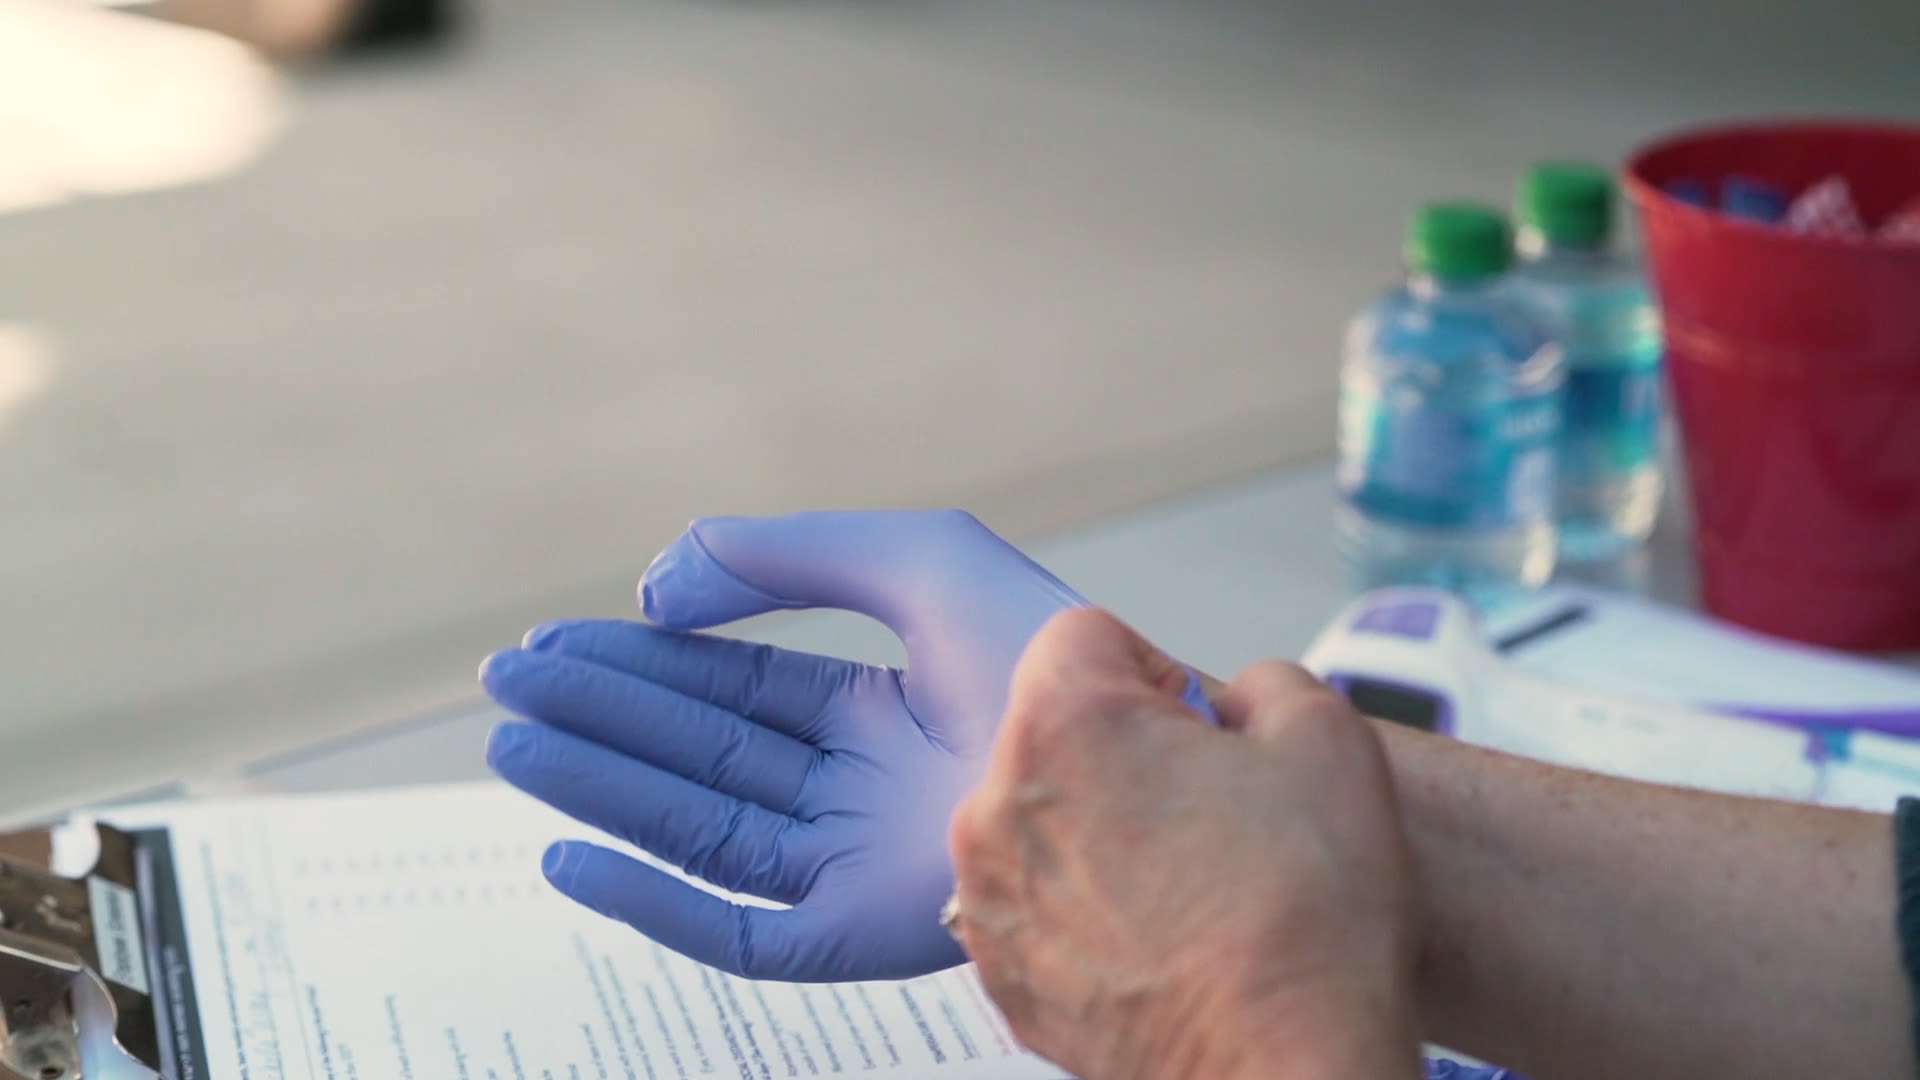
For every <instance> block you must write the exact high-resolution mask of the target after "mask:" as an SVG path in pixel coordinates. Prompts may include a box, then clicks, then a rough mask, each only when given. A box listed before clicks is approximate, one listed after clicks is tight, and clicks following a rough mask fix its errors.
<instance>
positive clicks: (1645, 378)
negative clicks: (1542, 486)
mask: <svg viewBox="0 0 1920 1080" xmlns="http://www.w3.org/2000/svg"><path fill="white" fill-rule="evenodd" d="M1660 412H1661V404H1660V369H1659V368H1658V367H1620V366H1611V367H1605V366H1595V367H1574V368H1573V369H1572V370H1571V371H1569V372H1568V373H1567V402H1566V426H1565V430H1564V432H1563V433H1562V435H1561V451H1560V463H1559V468H1560V472H1561V478H1562V483H1563V484H1564V485H1566V486H1568V487H1575V488H1577V487H1581V486H1584V485H1587V484H1604V483H1605V482H1607V481H1608V480H1610V479H1614V478H1617V477H1619V476H1620V475H1621V474H1624V473H1632V472H1635V471H1637V470H1640V469H1643V468H1649V467H1653V466H1655V465H1657V459H1658V457H1659V453H1660Z"/></svg>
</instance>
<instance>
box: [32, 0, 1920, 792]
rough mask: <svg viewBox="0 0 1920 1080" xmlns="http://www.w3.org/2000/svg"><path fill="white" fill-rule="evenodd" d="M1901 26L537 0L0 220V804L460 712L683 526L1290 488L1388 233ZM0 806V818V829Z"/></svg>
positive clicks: (1753, 14)
mask: <svg viewBox="0 0 1920 1080" xmlns="http://www.w3.org/2000/svg"><path fill="white" fill-rule="evenodd" d="M1917 49H1920V5H1913V4H1911V3H1901V4H1887V5H1878V6H1875V5H1868V4H1861V3H1854V4H1838V5H1819V6H1815V5H1795V4H1773V5H1760V4H1754V3H1742V2H1738V0H1713V2H1693V3H1687V2H1684V0H1683V2H1681V3H1678V4H1673V5H1669V4H1665V3H1661V2H1659V0H1623V2H1618V3H1613V4H1607V5H1593V4H1576V3H1570V2H1553V3H1519V2H1509V0H1469V2H1461V3H1450V4H1428V3H1421V2H1418V0H1389V2H1382V3H1377V4H1362V3H1350V2H1336V0H1270V2H1268V3H1264V4H1255V3H1251V2H1245V0H1194V2H1190V3H1185V4H1180V5H1175V4H1171V3H1149V2H1146V0H1048V2H1038V3H1036V2H1033V0H1027V2H1012V0H1005V2H1002V0H917V2H900V3H880V2H876V0H866V2H860V0H793V2H787V0H781V2H774V0H765V2H759V3H748V2H740V0H714V2H696V0H668V2H655V0H542V2H541V3H538V4H531V3H527V4H507V3H495V4H493V5H492V6H489V7H485V8H483V9H481V10H480V11H479V20H478V23H477V27H476V32H475V33H474V34H473V36H472V37H471V38H470V39H469V40H468V41H467V42H466V44H465V45H464V46H463V47H461V48H460V49H458V50H456V51H454V52H452V53H450V54H448V55H446V56H443V57H439V58H434V59H428V60H420V61H413V62H399V63H388V64H381V65H350V66H346V67H341V68H336V69H330V70H323V71H317V72H312V73H307V74H304V75H301V76H299V77H298V78H296V79H295V80H294V82H293V83H292V86H291V96H290V99H289V112H288V115H287V123H286V126H285V129H284V130H283V131H282V132H281V134H280V135H279V137H278V138H277V140H276V141H275V142H274V143H273V145H271V146H270V147H269V148H268V150H267V152H266V153H265V155H264V156H263V157H262V158H260V159H259V160H258V161H257V162H255V163H253V164H252V165H250V166H249V167H247V168H246V169H245V170H243V171H241V172H239V173H238V174H235V175H232V176H229V177H226V178H223V179H219V180H216V181H212V182H209V183H204V184H196V185H188V186H182V187H176V188H171V189H167V190H159V191H153V192H148V193H145V194H135V195H126V196H121V197H116V198H102V199H89V200H82V201H78V202H73V203H69V204H66V205H62V206H55V207H50V208H46V209H42V210H37V211H30V212H22V213H17V214H12V215H5V216H0V322H4V323H8V324H12V325H14V326H16V327H28V328H31V330H32V332H34V333H36V334H38V335H41V338H42V340H44V341H46V342H47V343H48V348H49V356H50V363H49V368H48V375H47V381H46V385H45V387H44V389H43V390H41V391H40V392H38V393H37V394H35V395H33V396H32V397H30V398H28V399H26V400H23V401H20V402H18V403H17V404H15V405H14V406H13V407H12V408H11V410H10V411H8V412H6V413H4V414H0V615H4V621H0V688H4V690H0V739H3V740H4V742H0V790H7V789H9V788H13V787H17V786H19V785H24V784H29V783H31V784H41V785H44V784H46V783H49V782H55V781H56V780H57V778H60V777H65V776H73V775H78V774H79V773H80V772H81V771H85V772H86V773H87V774H88V775H89V776H90V777H91V778H93V779H96V780H101V779H102V778H106V779H110V781H111V784H112V786H116V787H131V786H133V785H134V784H135V783H136V782H143V779H144V778H158V777H161V776H164V775H168V774H171V773H174V772H177V771H178V770H179V769H181V768H183V767H186V766H188V765H190V764H192V763H196V762H214V761H230V760H233V759H236V758H251V757H256V756H259V755H260V754H263V753H270V752H275V751H278V750H282V749H285V748H287V747H289V746H292V745H295V744H297V743H299V742H301V741H303V740H308V739H312V738H316V737H319V736H321V735H331V734H337V733H339V732H342V731H346V730H351V729H354V728H357V727H361V726H365V725H367V724H372V723H376V722H379V721H382V720H385V719H388V718H390V717H391V716H393V715H395V714H396V713H398V712H402V711H406V710H410V709H415V708H426V707H430V706H433V705H436V704H439V703H443V702H447V701H450V700H454V699H457V698H460V697H464V696H466V695H469V694H470V693H471V692H472V670H473V664H474V663H475V662H476V661H477V660H478V659H479V658H480V656H481V655H483V654H484V652H485V651H487V650H488V649H489V648H491V647H494V646H496V645H499V644H502V643H506V642H511V641H512V640H514V639H515V638H516V637H517V636H518V634H519V632H520V631H521V629H523V628H524V627H525V626H526V625H527V624H529V623H531V622H533V621H536V620H538V619H541V618H544V617H548V616H554V615H564V614H582V613H611V614H624V613H627V612H629V611H631V610H632V605H631V586H632V583H633V581H634V579H635V578H636V577H637V576H638V574H639V572H640V570H641V569H642V568H643V567H644V565H645V563H646V561H647V559H648V557H649V556H650V555H651V553H652V552H653V551H654V550H656V549H657V548H658V547H659V546H660V545H661V544H663V543H664V542H666V541H667V540H668V539H670V538H671V536H672V535H673V534H674V533H675V532H676V531H677V530H678V529H679V528H680V527H681V525H682V524H683V523H684V522H685V520H686V519H687V518H689V517H692V516H695V515H698V514H705V513H730V512H746V513H762V512H775V511H779V510H785V509H793V508H800V507H810V506H822V505H836V506H850V505H881V504H889V505H902V504H904V505H965V506H968V507H970V508H973V509H976V510H977V511H979V512H980V513H982V515H983V516H984V517H986V518H987V519H988V520H989V521H990V522H992V523H993V524H995V525H996V526H997V527H999V528H1001V529H1002V530H1003V531H1005V532H1007V533H1008V534H1010V535H1013V536H1015V537H1017V538H1021V539H1029V538H1033V537H1037V536H1040V535H1044V534H1048V533H1051V532H1054V531H1057V530H1059V529H1061V528H1064V527H1067V526H1070V525H1079V524H1084V523H1087V522H1091V521H1098V520H1101V519H1102V518H1104V517H1105V516H1107V515H1110V514H1113V513H1116V512H1118V511H1121V510H1124V509H1127V508H1130V507H1135V506H1139V505H1141V504H1143V503H1146V502H1150V501H1152V500H1155V499H1158V498H1162V497H1165V496H1169V495H1172V494H1175V493H1178V492H1182V491H1187V490H1190V489H1192V488H1194V487H1196V486H1200V485H1204V484H1207V483H1211V482H1214V481H1219V480H1223V479H1226V478H1230V477H1234V476H1238V475H1243V474H1246V473H1248V472H1250V471H1254V470H1258V469H1261V468H1264V467H1267V466H1270V465H1273V464H1276V463H1278V462H1282V461H1286V460H1291V459H1295V458H1298V457H1301V456H1303V455H1311V454H1316V453H1320V452H1323V451H1324V450H1325V449H1326V448H1327V447H1328V445H1329V444H1330V438H1331V392H1332V386H1333V381H1332V380H1333V371H1334V363H1335V357H1336V349H1337V343H1338V335H1339V331H1340V326H1341V323H1342V321H1343V320H1344V318H1345V314H1346V312H1347V311H1349V310H1351V309H1352V308H1353V307H1354V306H1355V305H1357V304H1358V303H1360V302H1361V301H1362V300H1363V299H1364V298H1365V296H1366V294H1367V293H1368V291H1370V290H1371V289H1373V288H1376V287H1377V286H1378V285H1379V284H1380V283H1381V282H1383V281H1384V280H1385V279H1387V278H1388V277H1390V276H1391V275H1392V274H1393V273H1394V272H1395V261H1396V260H1395V255H1396V250H1397V241H1398V232H1399V228H1400V223H1401V221H1402V219H1403V217H1404V215H1405V214H1406V212H1407V210H1408V209H1409V207H1411V206H1412V205H1413V204H1414V203H1416V202H1417V201H1419V200H1421V199H1425V198H1430V197H1436V196H1461V195H1466V196H1479V197H1485V198H1490V199H1501V198H1503V197H1504V196H1505V194H1506V192H1507V190H1508V189H1509V187H1510V185H1511V182H1512V179H1513V176H1514V174H1515V173H1516V172H1517V171H1518V170H1519V169H1521V168H1522V167H1523V166H1524V165H1525V164H1526V163H1527V162H1528V161H1529V160H1530V159H1533V158H1535V157H1538V156H1543V155H1582V156H1591V157H1597V158H1600V159H1603V160H1616V159H1618V158H1619V157H1620V156H1621V155H1622V154H1623V153H1624V152H1626V151H1627V150H1628V149H1629V148H1630V147H1632V146H1633V145H1635V144H1636V143H1638V142H1640V141H1641V140H1643V139H1645V138H1647V137H1649V136H1651V135H1654V134H1657V133H1659V132H1662V131H1664V130H1667V129H1670V128H1673V127H1676V126H1679V125H1684V124H1688V123H1692V122H1695V121H1699V120H1704V119H1711V118H1718V117H1723V116H1728V115H1740V114H1755V113H1775V112H1809V111H1814V112H1820V111H1826V112H1835V111H1848V112H1863V111H1864V112H1873V113H1880V114H1888V113H1891V114H1896V115H1900V114H1904V115H1907V116H1914V115H1920V68H1916V67H1915V66H1914V65H1913V61H1912V57H1913V56H1914V55H1916V50H1917ZM5 802H6V800H5V798H4V797H0V807H3V806H4V805H5Z"/></svg>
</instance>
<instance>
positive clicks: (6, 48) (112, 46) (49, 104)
mask: <svg viewBox="0 0 1920 1080" xmlns="http://www.w3.org/2000/svg"><path fill="white" fill-rule="evenodd" d="M280 119H281V110H280V92H279V85H278V79H277V77H276V74H275V72H274V70H273V69H272V68H271V66H269V65H268V64H267V63H265V62H264V61H263V60H262V59H260V58H259V57H258V56H257V55H255V54H254V53H252V52H251V51H250V50H248V49H247V48H245V47H244V46H242V45H240V44H238V43H237V42H234V41H232V40H230V39H227V38H223V37H220V36H218V35H215V34H210V33H206V32H203V31H198V30H190V29H186V28H183V27H180V26H176V25H174V24H171V23H167V22H163V21H161V20H159V19H156V18H151V17H146V16H142V15H137V14H130V13H126V12H121V11H115V10H112V9H104V8H96V7H89V6H87V5H83V4H76V3H74V2H73V0H0V213H6V212H9V211H19V210H26V209H32V208H35V207H41V206H47V205H51V204H55V203H60V202H64V201H66V200H68V199H72V198H76V197H83V196H100V195H122V194H129V193H132V192H137V191H146V190H151V189H154V188H162V187H172V186H176V185H180V184H189V183H195V182H198V181H204V180H210V179H213V178H215V177H218V176H220V175H222V174H225V173H229V172H232V171H234V170H236V169H239V168H241V167H242V166H244V165H246V164H247V163H248V162H249V161H252V160H253V159H254V158H255V157H257V156H258V155H259V154H260V152H261V151H262V150H263V149H264V148H265V147H266V145H267V144H268V143H269V142H270V141H271V140H272V138H273V136H274V134H275V133H276V132H277V131H278V129H279V126H280Z"/></svg>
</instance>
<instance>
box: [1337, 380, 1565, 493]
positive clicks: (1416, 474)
mask: <svg viewBox="0 0 1920 1080" xmlns="http://www.w3.org/2000/svg"><path fill="white" fill-rule="evenodd" d="M1560 408H1561V406H1560V397H1559V394H1558V393H1556V392H1553V391H1551V390H1547V391H1542V392H1540V393H1535V394H1530V395H1527V396H1524V397H1515V398H1508V399H1505V400H1497V401H1491V402H1447V401H1436V400H1433V399H1431V398H1430V397H1428V396H1427V395H1425V394H1423V393H1421V392H1420V391H1419V390H1418V389H1417V388H1414V387H1409V386H1405V385H1400V386H1394V385H1388V386H1385V387H1381V386H1379V385H1378V384H1375V383H1373V382H1371V380H1351V381H1349V383H1348V384H1347V385H1346V386H1344V387H1343V388H1342V390H1341V395H1340V451H1341V453H1340V469H1339V483H1340V491H1341V494H1342V496H1343V497H1344V498H1345V499H1347V501H1348V502H1350V503H1351V504H1353V505H1354V506H1355V507H1356V508H1357V509H1359V510H1360V511H1361V512H1362V513H1364V514H1367V515H1368V516H1370V517H1374V518H1378V519H1382V520H1388V521H1395V522H1399V523H1401V524H1406V525H1413V526H1427V527H1434V528H1466V529H1506V528H1514V527H1520V526H1525V525H1531V524H1534V523H1537V522H1540V521H1544V520H1547V519H1548V518H1550V517H1551V516H1552V514H1553V500H1554V482H1555V478H1554V464H1555V457H1556V454H1555V443H1556V442H1557V441H1558V439H1559V437H1560V428H1561V417H1560Z"/></svg>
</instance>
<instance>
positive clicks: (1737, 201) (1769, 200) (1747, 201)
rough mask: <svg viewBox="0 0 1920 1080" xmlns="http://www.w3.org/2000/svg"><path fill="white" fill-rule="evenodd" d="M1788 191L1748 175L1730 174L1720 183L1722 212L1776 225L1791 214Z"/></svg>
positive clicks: (1764, 223)
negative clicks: (1788, 209)
mask: <svg viewBox="0 0 1920 1080" xmlns="http://www.w3.org/2000/svg"><path fill="white" fill-rule="evenodd" d="M1789 201H1790V200H1789V199H1788V198H1787V193H1786V192H1784V191H1782V190H1780V189H1779V188H1778V187H1775V186H1774V185H1772V184H1769V183H1767V182H1766V181H1764V180H1755V179H1753V178H1751V177H1745V176H1729V177H1727V178H1726V179H1725V180H1723V181H1721V183H1720V212H1721V213H1723V214H1726V215H1727V216H1728V217H1736V218H1743V219H1745V220H1747V221H1757V222H1759V223H1761V224H1763V225H1774V224H1778V223H1779V222H1780V221H1782V220H1783V219H1785V218H1786V216H1787V205H1788V203H1789Z"/></svg>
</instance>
